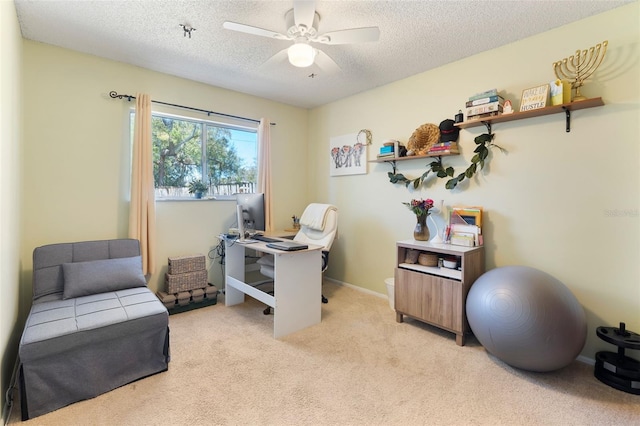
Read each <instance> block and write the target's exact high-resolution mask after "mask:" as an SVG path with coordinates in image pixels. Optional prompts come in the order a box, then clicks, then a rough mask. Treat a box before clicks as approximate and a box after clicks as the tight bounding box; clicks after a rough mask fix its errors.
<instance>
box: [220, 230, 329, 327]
mask: <svg viewBox="0 0 640 426" xmlns="http://www.w3.org/2000/svg"><path fill="white" fill-rule="evenodd" d="M223 239H224V237H223ZM308 246H309V247H308V248H307V249H304V250H296V251H284V250H278V249H273V248H270V247H267V243H265V242H262V241H258V242H256V243H250V244H242V243H240V242H238V241H235V240H231V239H229V240H226V239H225V248H226V268H225V270H226V278H225V305H226V306H233V305H237V304H239V303H243V302H244V295H245V294H246V295H249V296H251V297H253V298H255V299H257V300H260V301H261V302H263V303H265V304H267V305H269V306H271V307H272V308H274V319H273V326H274V327H273V337H275V338H279V337H282V336H285V335H287V334H290V333H293V332H295V331H298V330H301V329H303V328H306V327H310V326H312V325H315V324H318V323H320V321H321V299H322V255H321V250H322V249H323V246H319V245H315V244H308ZM246 249H251V250H256V251H259V252H264V253H270V254H273V257H274V273H275V277H274V294H273V295H270V294H268V293H265V292H263V291H261V290H259V289H257V288H255V287H253V286H251V285H249V284H247V283H245V282H244V279H245V265H244V257H245V250H246ZM313 270H317V273H311V272H310V271H313Z"/></svg>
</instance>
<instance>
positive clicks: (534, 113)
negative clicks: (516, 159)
mask: <svg viewBox="0 0 640 426" xmlns="http://www.w3.org/2000/svg"><path fill="white" fill-rule="evenodd" d="M603 105H604V102H603V101H602V98H591V99H585V100H583V101H575V102H571V103H568V104H562V105H553V106H548V107H544V108H538V109H532V110H530V111H524V112H513V113H511V114H501V115H496V116H494V117H486V118H481V119H478V120H470V121H463V122H462V123H456V124H455V126H457V127H459V128H461V129H466V128H467V127H476V126H486V125H487V124H491V123H505V122H507V121H514V120H522V119H525V118H533V117H542V116H543V115H550V114H557V113H560V112H565V113H566V114H567V116H568V115H569V114H570V112H571V111H577V110H580V109H585V108H594V107H599V106H603ZM567 131H568V130H567Z"/></svg>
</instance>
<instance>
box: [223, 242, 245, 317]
mask: <svg viewBox="0 0 640 426" xmlns="http://www.w3.org/2000/svg"><path fill="white" fill-rule="evenodd" d="M244 249H245V247H244V246H243V245H242V244H235V243H234V242H233V241H231V242H229V241H226V242H225V256H226V258H225V262H226V264H225V269H226V276H225V284H224V304H225V306H232V305H237V304H239V303H244V293H243V292H242V291H240V290H238V289H237V288H235V287H233V285H232V284H230V282H229V277H232V278H235V279H237V280H239V281H242V282H244Z"/></svg>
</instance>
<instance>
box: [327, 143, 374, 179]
mask: <svg viewBox="0 0 640 426" xmlns="http://www.w3.org/2000/svg"><path fill="white" fill-rule="evenodd" d="M329 155H330V157H331V160H330V162H329V175H330V176H345V175H363V174H367V145H366V144H364V143H362V142H359V141H358V135H357V134H356V133H352V134H349V135H343V136H334V137H331V138H330V142H329Z"/></svg>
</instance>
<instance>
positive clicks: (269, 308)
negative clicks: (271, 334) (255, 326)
mask: <svg viewBox="0 0 640 426" xmlns="http://www.w3.org/2000/svg"><path fill="white" fill-rule="evenodd" d="M262 313H263V314H265V315H269V314H271V306H267V308H266V309H265V310H264V311H262Z"/></svg>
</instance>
